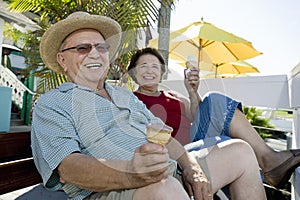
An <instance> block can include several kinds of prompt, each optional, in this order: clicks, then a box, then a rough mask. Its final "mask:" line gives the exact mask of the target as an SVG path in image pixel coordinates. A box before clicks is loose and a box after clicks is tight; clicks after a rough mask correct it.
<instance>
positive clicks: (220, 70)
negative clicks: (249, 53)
mask: <svg viewBox="0 0 300 200" xmlns="http://www.w3.org/2000/svg"><path fill="white" fill-rule="evenodd" d="M177 63H178V64H180V65H182V66H184V67H185V62H183V61H179V62H177ZM205 64H206V65H205V70H204V69H203V70H204V71H211V72H214V73H213V74H209V76H214V77H215V78H216V77H219V76H223V75H224V76H226V77H227V76H233V75H241V74H247V73H259V70H258V69H257V68H256V67H254V66H253V65H251V64H250V63H248V62H246V61H243V60H238V61H234V62H228V63H223V64H220V65H214V64H213V63H210V64H209V63H205Z"/></svg>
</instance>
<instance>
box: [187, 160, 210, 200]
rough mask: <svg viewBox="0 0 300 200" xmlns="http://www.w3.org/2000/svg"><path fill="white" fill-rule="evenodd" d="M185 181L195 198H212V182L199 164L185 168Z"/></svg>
mask: <svg viewBox="0 0 300 200" xmlns="http://www.w3.org/2000/svg"><path fill="white" fill-rule="evenodd" d="M182 175H183V181H184V184H185V186H186V188H187V192H188V194H189V196H190V197H192V196H193V197H194V199H195V200H212V199H213V195H212V191H211V187H210V183H209V181H208V179H207V177H206V176H205V174H204V173H203V171H202V169H201V168H200V166H199V165H198V164H192V165H191V166H189V167H185V168H184V169H183V173H182Z"/></svg>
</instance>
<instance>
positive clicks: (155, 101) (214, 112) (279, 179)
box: [128, 48, 300, 188]
mask: <svg viewBox="0 0 300 200" xmlns="http://www.w3.org/2000/svg"><path fill="white" fill-rule="evenodd" d="M128 72H129V75H130V76H131V77H132V78H133V80H134V81H135V82H136V83H137V84H138V85H139V87H138V89H137V91H135V92H134V93H135V95H136V96H137V97H138V98H139V99H140V100H142V101H143V102H144V103H145V104H146V106H147V107H148V109H150V110H151V111H152V112H153V113H154V115H156V116H158V117H160V118H161V119H162V120H163V121H165V123H166V124H167V125H169V126H172V127H173V128H174V130H175V131H174V134H173V136H174V137H175V138H176V139H178V140H179V142H181V143H182V144H187V143H189V142H195V141H197V142H196V144H195V143H191V144H189V145H187V146H188V147H189V148H190V146H192V147H196V148H199V145H198V144H199V143H201V142H202V144H203V141H202V139H206V138H211V137H215V136H221V140H225V139H227V138H228V137H230V138H239V139H242V140H244V141H246V142H247V143H249V144H250V145H251V147H252V148H253V149H254V151H255V154H256V157H257V160H258V163H259V165H260V167H261V169H262V171H263V176H264V181H265V182H266V183H268V184H270V185H272V186H274V187H277V188H282V187H283V186H284V185H285V184H286V183H287V181H288V180H289V178H290V176H291V174H292V172H293V171H294V169H295V168H296V167H297V166H299V165H300V150H299V149H296V150H286V151H280V152H277V151H274V150H273V149H272V148H270V147H269V146H268V145H266V143H265V142H264V141H263V140H262V138H261V137H260V136H259V134H257V132H256V130H255V129H254V128H253V127H252V126H251V124H250V123H249V121H248V120H247V119H246V118H245V116H244V114H243V113H242V105H241V103H240V102H237V101H235V100H233V99H231V98H229V97H226V96H224V95H221V94H210V95H208V96H207V97H206V98H204V99H203V101H202V99H201V97H200V96H199V94H198V92H197V91H198V87H199V70H198V69H197V68H192V69H191V71H190V72H189V73H188V76H187V77H186V78H185V79H184V84H185V87H186V89H187V91H188V94H189V100H188V99H185V98H181V97H177V96H176V95H174V94H172V93H171V92H165V91H159V90H158V85H159V83H160V81H161V79H162V75H163V74H164V72H165V62H164V59H163V57H162V56H161V55H160V54H159V52H158V51H157V50H155V49H152V48H145V49H142V50H138V51H137V52H136V54H135V55H133V56H132V58H131V62H130V64H129V66H128ZM169 102H171V103H169ZM190 122H192V126H190V125H189V123H190ZM213 141H214V140H213Z"/></svg>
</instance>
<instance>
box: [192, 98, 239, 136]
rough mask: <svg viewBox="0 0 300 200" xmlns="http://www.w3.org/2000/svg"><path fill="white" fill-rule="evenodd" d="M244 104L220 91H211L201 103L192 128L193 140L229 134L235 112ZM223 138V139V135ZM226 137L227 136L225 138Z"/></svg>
mask: <svg viewBox="0 0 300 200" xmlns="http://www.w3.org/2000/svg"><path fill="white" fill-rule="evenodd" d="M236 108H238V109H239V110H240V111H242V104H241V102H238V101H236V100H234V99H232V98H230V97H227V96H225V95H222V94H219V93H211V94H209V95H208V96H206V97H205V98H204V99H203V101H202V103H200V105H199V107H198V110H197V112H196V115H195V118H194V121H193V125H192V127H191V130H190V139H191V141H192V142H194V141H198V140H202V139H205V138H211V137H215V136H228V137H230V135H229V127H230V123H231V121H232V118H233V115H234V112H235V110H236ZM221 139H223V138H222V137H221ZM225 139H226V138H225Z"/></svg>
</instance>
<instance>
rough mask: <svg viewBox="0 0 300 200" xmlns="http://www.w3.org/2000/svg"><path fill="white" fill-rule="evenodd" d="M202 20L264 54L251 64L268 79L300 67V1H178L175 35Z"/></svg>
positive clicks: (175, 16) (172, 15)
mask: <svg viewBox="0 0 300 200" xmlns="http://www.w3.org/2000/svg"><path fill="white" fill-rule="evenodd" d="M201 17H203V19H204V21H207V22H210V23H212V24H214V25H215V26H217V27H219V28H221V29H223V30H226V31H228V32H231V33H233V34H235V35H238V36H240V37H242V38H244V39H246V40H248V41H250V42H252V44H253V46H254V47H255V48H256V49H257V50H258V51H260V52H262V53H263V54H262V55H260V56H258V57H255V58H251V59H248V60H247V62H249V63H251V64H252V65H254V66H256V67H257V68H258V69H259V71H260V72H261V73H262V74H264V75H275V74H288V73H289V72H290V71H291V69H293V68H294V67H295V66H296V65H297V64H298V63H300V1H299V0H179V1H178V0H177V1H175V9H174V10H173V11H172V14H171V31H172V30H177V29H179V28H181V27H183V26H186V25H188V24H190V23H192V22H193V21H200V20H201Z"/></svg>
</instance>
